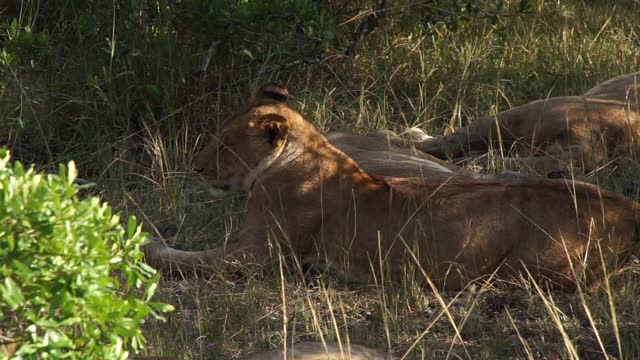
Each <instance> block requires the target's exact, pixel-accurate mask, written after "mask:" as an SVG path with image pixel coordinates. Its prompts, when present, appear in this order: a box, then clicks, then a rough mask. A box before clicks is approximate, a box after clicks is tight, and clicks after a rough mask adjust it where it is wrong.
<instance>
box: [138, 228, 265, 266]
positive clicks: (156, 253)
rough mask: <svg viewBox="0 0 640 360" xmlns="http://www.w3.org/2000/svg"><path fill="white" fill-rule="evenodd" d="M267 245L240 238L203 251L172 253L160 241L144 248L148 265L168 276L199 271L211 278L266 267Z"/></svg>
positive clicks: (152, 242) (154, 241) (253, 239)
mask: <svg viewBox="0 0 640 360" xmlns="http://www.w3.org/2000/svg"><path fill="white" fill-rule="evenodd" d="M266 246H267V244H266V241H264V242H261V241H259V239H256V238H250V237H240V238H239V239H238V241H236V242H234V243H232V244H227V245H226V246H218V247H216V248H213V249H209V250H203V251H184V250H178V249H173V248H171V247H169V246H167V245H166V244H165V243H164V242H162V241H160V240H158V239H152V240H151V241H150V242H149V243H148V244H147V245H145V248H144V252H145V258H146V261H147V262H148V263H149V264H150V265H151V266H153V267H154V268H156V269H158V270H160V271H163V272H169V273H175V272H191V271H198V272H204V273H209V274H214V273H215V274H217V273H220V272H223V273H236V272H239V271H243V270H245V269H247V268H253V267H260V266H262V265H264V261H265V259H266V258H267V257H268V249H267V247H266Z"/></svg>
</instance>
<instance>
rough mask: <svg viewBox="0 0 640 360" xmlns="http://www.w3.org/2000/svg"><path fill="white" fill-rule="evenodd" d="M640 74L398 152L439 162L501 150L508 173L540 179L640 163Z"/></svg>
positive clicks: (502, 114)
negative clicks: (625, 161)
mask: <svg viewBox="0 0 640 360" xmlns="http://www.w3.org/2000/svg"><path fill="white" fill-rule="evenodd" d="M639 81H640V72H638V73H633V74H628V75H623V76H619V77H616V78H613V79H610V80H608V81H605V82H603V83H601V84H599V85H597V86H595V87H594V88H592V89H590V90H588V91H587V92H586V93H585V94H584V95H581V96H562V97H554V98H549V99H544V100H538V101H533V102H530V103H528V104H525V105H522V106H519V107H516V108H513V109H510V110H506V111H503V112H500V113H498V114H496V115H491V116H486V117H483V118H480V119H478V120H476V121H473V122H471V123H470V124H469V125H467V126H465V127H461V128H459V129H457V130H455V131H454V132H452V133H451V134H448V135H445V136H442V137H437V138H430V139H425V140H419V141H413V142H408V141H401V140H399V141H395V144H396V145H400V146H405V147H409V146H415V148H417V149H418V150H421V151H423V152H425V153H428V154H431V155H434V156H436V157H439V158H443V159H444V158H460V157H465V156H469V155H474V154H478V153H485V152H487V151H488V150H489V149H490V148H495V149H501V150H500V151H502V153H503V154H505V155H506V156H505V157H506V158H505V163H506V165H507V166H509V167H525V168H529V169H531V170H533V171H534V172H537V173H538V174H550V173H560V174H562V173H566V170H567V169H568V168H569V166H570V165H571V166H573V167H578V168H581V169H582V170H583V171H587V172H588V171H592V170H594V169H596V168H598V167H599V166H601V165H602V164H604V163H606V162H607V161H608V160H615V159H617V158H619V157H632V158H635V157H636V151H637V141H638V134H639V131H640V121H639V119H640V112H639V111H640V107H639V104H640V101H639V99H640V97H639V94H638V89H639V87H640V86H639V84H638V82H639Z"/></svg>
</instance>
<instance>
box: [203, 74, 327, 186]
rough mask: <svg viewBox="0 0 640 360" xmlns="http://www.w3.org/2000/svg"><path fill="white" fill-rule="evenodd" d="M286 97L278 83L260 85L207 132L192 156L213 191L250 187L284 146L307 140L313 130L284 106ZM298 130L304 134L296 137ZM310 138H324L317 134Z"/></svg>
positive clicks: (293, 111) (294, 112)
mask: <svg viewBox="0 0 640 360" xmlns="http://www.w3.org/2000/svg"><path fill="white" fill-rule="evenodd" d="M287 99H288V92H287V90H286V89H285V88H283V87H281V86H279V85H276V84H267V85H264V86H262V87H260V88H259V89H258V91H256V93H255V94H254V96H253V97H252V99H251V100H250V102H249V106H248V107H247V108H246V109H245V110H244V111H242V112H239V113H237V114H235V115H233V116H232V117H231V118H230V119H229V120H227V121H226V122H225V123H224V125H222V126H221V127H220V128H219V129H218V130H217V131H216V132H215V133H214V134H212V135H211V139H210V141H209V143H208V144H207V145H206V146H205V148H204V149H203V150H202V151H201V152H200V153H199V154H198V155H197V156H196V158H195V161H194V170H195V171H196V172H198V173H200V174H202V175H203V176H204V177H205V178H206V179H207V180H208V181H209V182H210V184H211V186H212V187H213V188H215V189H217V190H221V191H223V192H230V191H242V190H244V191H248V190H250V189H251V187H252V186H253V184H254V182H255V180H256V179H257V178H258V177H259V176H261V175H262V174H263V173H264V172H265V171H266V170H267V169H268V168H269V167H270V166H271V165H273V163H274V162H276V161H277V160H278V158H279V157H280V155H282V153H283V151H284V150H285V148H291V147H292V145H291V144H294V146H295V144H296V139H299V138H305V139H308V138H309V132H315V133H317V131H316V129H315V128H314V127H313V126H312V125H310V124H308V123H307V122H306V121H304V120H303V119H302V116H301V115H300V114H299V113H297V112H296V111H295V110H293V109H291V108H290V107H289V106H287V104H286V102H287ZM292 123H295V126H292ZM301 132H304V133H305V134H306V135H305V136H304V137H302V136H300V135H301ZM317 135H320V134H319V133H318V134H317ZM311 138H315V139H318V140H319V141H322V140H325V139H324V138H323V137H322V136H321V135H320V136H319V137H318V136H312V137H311ZM325 141H326V140H325ZM306 145H308V144H305V146H306Z"/></svg>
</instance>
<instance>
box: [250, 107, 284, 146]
mask: <svg viewBox="0 0 640 360" xmlns="http://www.w3.org/2000/svg"><path fill="white" fill-rule="evenodd" d="M250 126H252V127H254V128H256V129H259V130H260V131H262V133H263V134H264V136H265V137H266V138H267V141H268V142H269V143H270V144H271V145H274V147H275V146H278V145H280V143H281V142H282V141H284V140H286V139H287V136H288V135H289V120H287V118H286V117H284V116H282V115H279V114H268V115H265V116H263V117H261V118H260V119H258V120H256V121H253V122H252V123H251V124H250Z"/></svg>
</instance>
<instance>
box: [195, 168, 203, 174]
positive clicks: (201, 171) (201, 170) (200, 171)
mask: <svg viewBox="0 0 640 360" xmlns="http://www.w3.org/2000/svg"><path fill="white" fill-rule="evenodd" d="M193 171H195V172H197V173H198V174H202V173H203V172H204V168H197V167H194V168H193Z"/></svg>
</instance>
